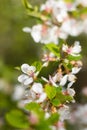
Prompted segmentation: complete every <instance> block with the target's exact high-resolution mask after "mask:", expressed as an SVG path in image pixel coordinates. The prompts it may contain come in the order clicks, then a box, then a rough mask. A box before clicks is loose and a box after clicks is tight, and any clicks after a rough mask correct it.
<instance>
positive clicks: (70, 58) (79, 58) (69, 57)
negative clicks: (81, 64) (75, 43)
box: [67, 55, 82, 61]
mask: <svg viewBox="0 0 87 130" xmlns="http://www.w3.org/2000/svg"><path fill="white" fill-rule="evenodd" d="M81 58H82V56H81V55H79V56H72V55H68V56H67V59H68V60H69V61H72V60H75V61H77V60H81Z"/></svg>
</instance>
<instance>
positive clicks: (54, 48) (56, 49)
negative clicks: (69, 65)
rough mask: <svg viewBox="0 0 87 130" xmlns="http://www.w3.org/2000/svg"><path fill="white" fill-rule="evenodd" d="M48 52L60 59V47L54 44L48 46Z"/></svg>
mask: <svg viewBox="0 0 87 130" xmlns="http://www.w3.org/2000/svg"><path fill="white" fill-rule="evenodd" d="M46 47H47V48H48V50H50V51H51V52H52V53H53V54H54V55H55V56H57V57H60V52H59V47H58V46H57V45H55V44H54V43H50V44H46Z"/></svg>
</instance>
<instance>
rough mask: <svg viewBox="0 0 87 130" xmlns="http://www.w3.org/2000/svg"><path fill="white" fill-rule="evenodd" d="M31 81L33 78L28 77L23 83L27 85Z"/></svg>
mask: <svg viewBox="0 0 87 130" xmlns="http://www.w3.org/2000/svg"><path fill="white" fill-rule="evenodd" d="M32 82H33V78H32V77H30V78H29V77H28V78H27V79H26V80H25V81H24V85H29V84H31V83H32Z"/></svg>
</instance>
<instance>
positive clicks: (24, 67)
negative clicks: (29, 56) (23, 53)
mask: <svg viewBox="0 0 87 130" xmlns="http://www.w3.org/2000/svg"><path fill="white" fill-rule="evenodd" d="M29 68H30V66H29V65H28V64H23V65H22V66H21V70H22V72H24V73H27V72H28V71H29Z"/></svg>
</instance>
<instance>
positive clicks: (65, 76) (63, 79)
mask: <svg viewBox="0 0 87 130" xmlns="http://www.w3.org/2000/svg"><path fill="white" fill-rule="evenodd" d="M67 78H68V75H64V76H63V78H62V79H61V80H60V86H64V85H65V84H66V82H67Z"/></svg>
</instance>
